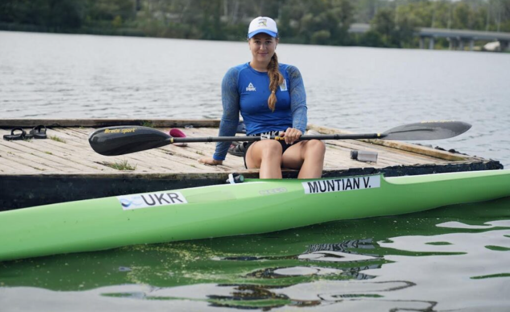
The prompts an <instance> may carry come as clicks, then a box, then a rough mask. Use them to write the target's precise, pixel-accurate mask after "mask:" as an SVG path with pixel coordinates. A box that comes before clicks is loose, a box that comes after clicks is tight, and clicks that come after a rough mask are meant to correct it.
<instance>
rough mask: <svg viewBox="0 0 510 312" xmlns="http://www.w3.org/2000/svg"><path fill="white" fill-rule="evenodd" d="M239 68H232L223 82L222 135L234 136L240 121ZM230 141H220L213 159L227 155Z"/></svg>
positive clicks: (220, 158) (219, 158)
mask: <svg viewBox="0 0 510 312" xmlns="http://www.w3.org/2000/svg"><path fill="white" fill-rule="evenodd" d="M238 75H239V70H238V69H237V68H231V69H230V70H229V71H228V72H227V73H226V74H225V76H224V77H223V81H222V83H221V102H222V105H223V116H222V117H221V123H220V133H219V135H220V136H234V135H235V133H236V130H237V125H238V123H239V92H238V89H237V81H238ZM230 144H231V143H230V142H218V143H217V144H216V151H215V152H214V155H213V159H214V160H216V161H222V160H224V159H225V156H226V155H227V152H228V148H229V147H230Z"/></svg>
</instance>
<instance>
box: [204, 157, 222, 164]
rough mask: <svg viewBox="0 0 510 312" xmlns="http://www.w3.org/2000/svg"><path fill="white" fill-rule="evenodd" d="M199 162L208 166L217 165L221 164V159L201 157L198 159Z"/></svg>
mask: <svg viewBox="0 0 510 312" xmlns="http://www.w3.org/2000/svg"><path fill="white" fill-rule="evenodd" d="M198 162H199V163H202V164H204V165H209V166H217V165H221V164H223V160H216V159H214V158H211V157H203V158H200V159H199V160H198Z"/></svg>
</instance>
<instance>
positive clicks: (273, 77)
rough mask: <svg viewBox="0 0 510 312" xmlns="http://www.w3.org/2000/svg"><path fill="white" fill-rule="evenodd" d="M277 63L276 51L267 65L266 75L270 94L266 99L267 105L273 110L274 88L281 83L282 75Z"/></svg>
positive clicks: (274, 101)
mask: <svg viewBox="0 0 510 312" xmlns="http://www.w3.org/2000/svg"><path fill="white" fill-rule="evenodd" d="M279 67H280V66H279V65H278V56H276V53H274V54H273V57H272V58H271V61H270V62H269V64H268V65H267V75H268V76H269V90H271V94H270V95H269V98H268V99H267V106H269V109H270V110H271V111H273V112H274V110H275V106H276V89H278V86H280V85H281V84H282V83H283V75H282V74H281V73H280V70H279Z"/></svg>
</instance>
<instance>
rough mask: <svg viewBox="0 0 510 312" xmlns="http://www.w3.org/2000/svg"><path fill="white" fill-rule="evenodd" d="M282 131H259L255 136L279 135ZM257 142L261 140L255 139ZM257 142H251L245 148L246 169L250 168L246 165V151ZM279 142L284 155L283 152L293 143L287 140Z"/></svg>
mask: <svg viewBox="0 0 510 312" xmlns="http://www.w3.org/2000/svg"><path fill="white" fill-rule="evenodd" d="M279 133H280V131H271V132H265V133H259V134H253V135H254V136H261V135H278V134H279ZM255 142H259V141H255ZM255 142H249V143H248V144H247V145H246V147H245V148H244V155H243V159H244V167H245V168H246V169H248V166H247V165H246V153H247V152H248V149H249V148H250V146H251V145H252V144H253V143H255ZM278 143H280V144H281V145H282V155H283V153H285V151H286V150H287V149H288V148H289V147H291V146H292V145H291V144H287V143H285V141H278Z"/></svg>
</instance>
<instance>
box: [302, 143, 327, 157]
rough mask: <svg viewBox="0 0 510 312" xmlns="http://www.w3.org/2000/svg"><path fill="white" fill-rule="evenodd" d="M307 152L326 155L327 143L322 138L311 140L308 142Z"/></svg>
mask: <svg viewBox="0 0 510 312" xmlns="http://www.w3.org/2000/svg"><path fill="white" fill-rule="evenodd" d="M306 152H307V153H311V154H312V155H324V154H325V153H326V144H324V142H322V141H321V140H310V141H308V142H307V143H306Z"/></svg>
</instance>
